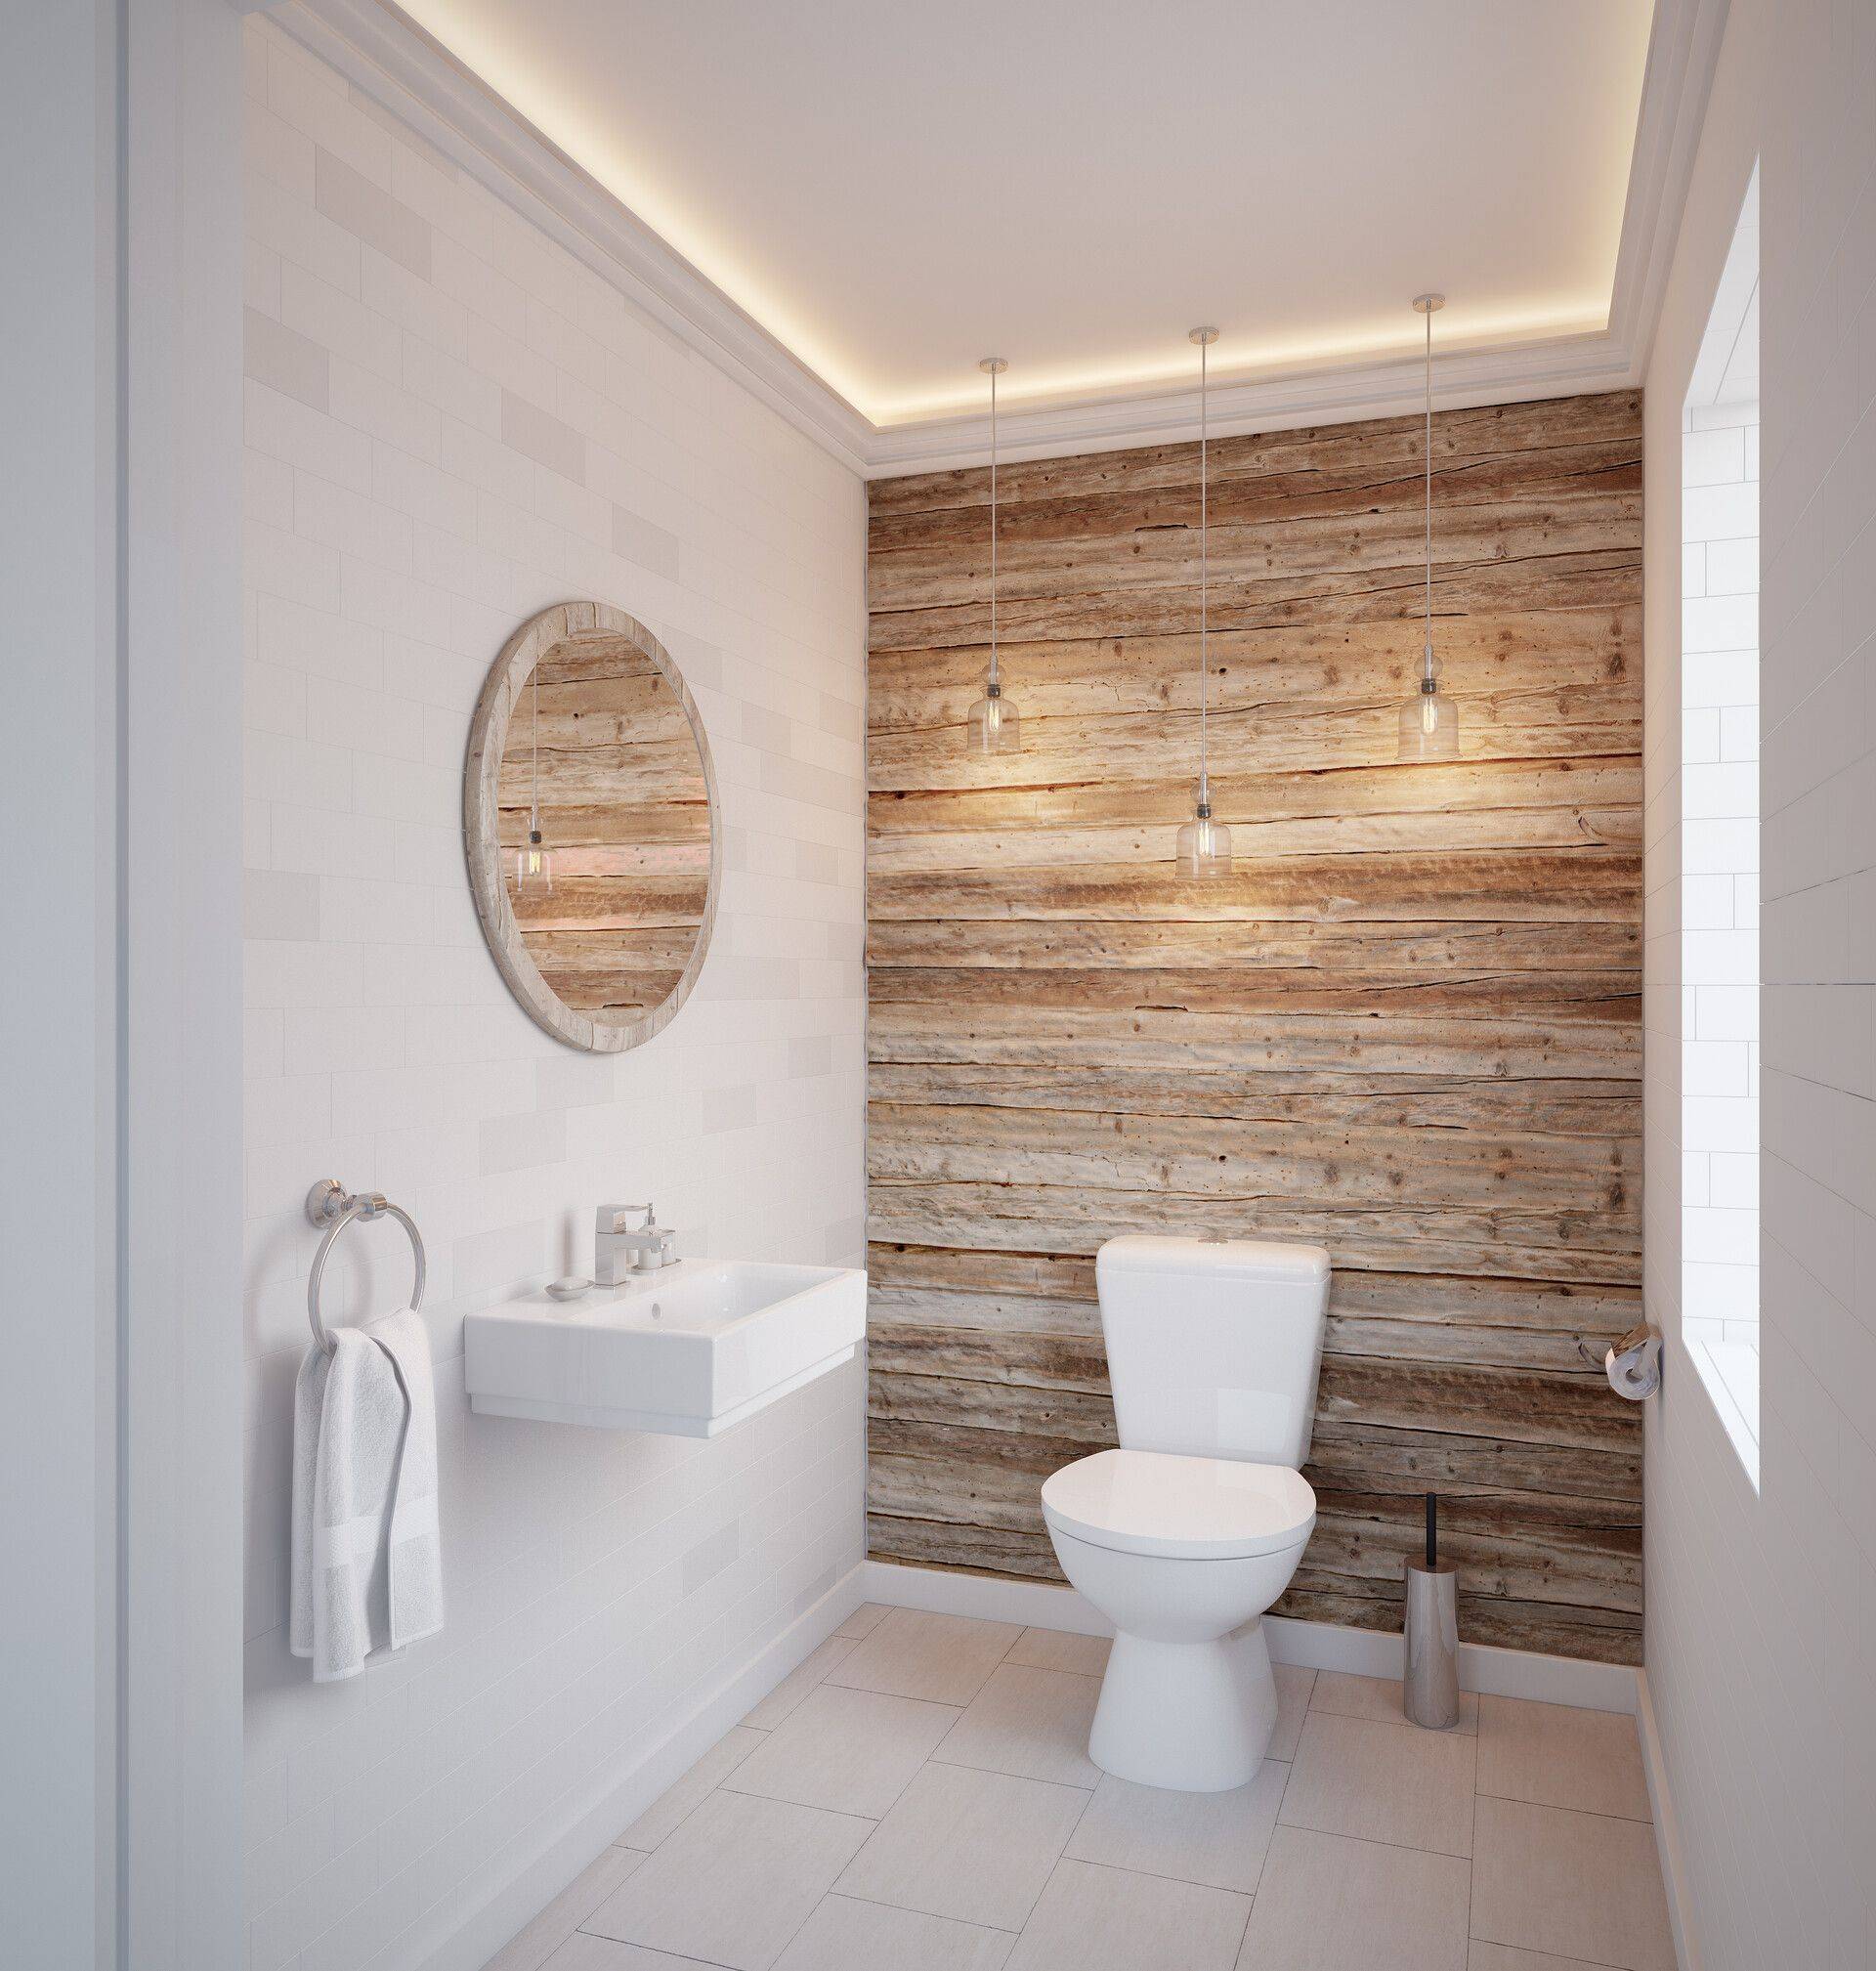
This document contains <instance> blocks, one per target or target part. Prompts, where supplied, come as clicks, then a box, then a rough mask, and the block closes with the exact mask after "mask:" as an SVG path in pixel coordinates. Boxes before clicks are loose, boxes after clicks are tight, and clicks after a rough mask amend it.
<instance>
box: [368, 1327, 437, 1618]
mask: <svg viewBox="0 0 1876 1971" xmlns="http://www.w3.org/2000/svg"><path fill="white" fill-rule="evenodd" d="M364 1332H365V1333H366V1334H367V1335H369V1336H370V1338H371V1339H372V1341H373V1342H375V1343H376V1344H377V1346H378V1347H379V1348H380V1349H382V1350H384V1352H385V1354H386V1355H387V1356H388V1357H389V1358H390V1361H391V1365H392V1367H393V1368H394V1369H395V1370H396V1371H397V1377H398V1382H399V1385H400V1386H401V1388H402V1389H403V1392H404V1398H405V1419H406V1421H405V1427H404V1444H403V1448H402V1450H401V1451H400V1452H399V1456H398V1476H397V1495H396V1501H395V1503H394V1505H393V1507H392V1510H391V1541H390V1552H389V1555H388V1557H387V1568H388V1577H389V1578H388V1601H389V1605H390V1606H389V1626H390V1635H391V1647H392V1649H394V1650H402V1649H403V1648H404V1647H405V1644H406V1643H418V1642H421V1641H422V1640H423V1638H424V1637H426V1636H434V1635H435V1634H436V1633H437V1631H438V1630H439V1629H441V1628H442V1627H443V1536H442V1531H441V1528H440V1527H439V1525H438V1522H437V1401H436V1385H435V1382H434V1380H433V1378H432V1376H431V1372H430V1336H429V1331H428V1330H427V1329H426V1328H425V1327H424V1325H423V1317H422V1316H421V1315H420V1314H417V1313H413V1312H412V1311H411V1310H410V1309H409V1308H407V1307H406V1308H405V1310H404V1312H403V1313H399V1314H391V1315H388V1316H387V1317H386V1318H385V1319H383V1320H381V1321H373V1322H372V1324H371V1325H370V1326H369V1327H368V1328H366V1329H365V1331H364Z"/></svg>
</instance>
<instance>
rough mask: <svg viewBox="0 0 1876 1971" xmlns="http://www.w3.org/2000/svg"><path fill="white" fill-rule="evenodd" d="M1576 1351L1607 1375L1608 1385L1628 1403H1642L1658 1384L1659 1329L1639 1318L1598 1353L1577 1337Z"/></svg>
mask: <svg viewBox="0 0 1876 1971" xmlns="http://www.w3.org/2000/svg"><path fill="white" fill-rule="evenodd" d="M1576 1351H1577V1353H1578V1354H1579V1355H1581V1356H1582V1357H1583V1359H1584V1360H1585V1361H1586V1362H1588V1363H1589V1364H1590V1365H1591V1366H1592V1367H1593V1368H1598V1369H1600V1370H1601V1371H1602V1373H1603V1374H1604V1375H1605V1376H1606V1377H1607V1378H1608V1379H1609V1388H1610V1389H1612V1390H1613V1391H1614V1392H1615V1393H1616V1394H1617V1395H1618V1396H1621V1397H1623V1398H1624V1399H1625V1400H1626V1401H1628V1402H1631V1403H1644V1402H1646V1401H1647V1399H1648V1398H1649V1397H1650V1396H1651V1395H1653V1394H1654V1393H1655V1392H1656V1391H1657V1390H1659V1389H1660V1387H1661V1330H1660V1329H1659V1328H1657V1327H1655V1326H1654V1325H1653V1323H1652V1322H1649V1321H1642V1322H1641V1323H1640V1324H1639V1325H1638V1326H1636V1327H1633V1328H1631V1329H1630V1330H1629V1331H1628V1333H1627V1334H1626V1335H1623V1336H1622V1337H1621V1338H1620V1339H1619V1340H1617V1341H1614V1342H1611V1343H1610V1344H1609V1346H1608V1349H1607V1350H1606V1351H1605V1352H1604V1353H1602V1354H1601V1355H1598V1354H1596V1353H1595V1352H1594V1351H1593V1350H1591V1349H1590V1347H1589V1345H1588V1344H1587V1343H1586V1342H1585V1341H1584V1340H1583V1338H1582V1336H1580V1335H1579V1336H1578V1337H1577V1341H1576Z"/></svg>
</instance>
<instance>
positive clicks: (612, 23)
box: [404, 0, 1654, 429]
mask: <svg viewBox="0 0 1876 1971" xmlns="http://www.w3.org/2000/svg"><path fill="white" fill-rule="evenodd" d="M404 4H405V11H406V12H407V13H408V14H409V15H410V16H411V17H412V18H414V19H415V20H416V21H417V22H418V23H419V24H420V25H421V26H422V27H424V28H425V29H427V30H428V32H429V33H431V34H432V35H434V36H435V37H436V38H437V39H438V40H439V41H440V42H441V43H442V44H443V45H444V46H445V47H446V48H447V49H448V51H449V52H450V54H452V55H453V56H454V57H455V58H456V59H457V60H458V61H459V62H461V63H462V64H464V65H465V66H466V67H467V68H469V69H470V70H472V71H473V72H474V73H475V74H476V75H477V76H478V77H480V78H481V80H482V81H483V82H484V83H485V84H487V85H488V86H489V87H490V89H492V90H493V91H494V92H495V93H496V94H497V95H499V96H500V97H502V98H504V99H506V101H507V102H508V103H509V104H510V105H512V106H513V107H514V108H516V109H517V110H519V111H520V112H521V114H522V115H523V116H525V117H526V118H528V119H529V120H530V121H531V122H533V124H534V125H535V126H536V127H537V128H538V129H539V130H540V131H541V133H542V134H543V135H545V136H546V137H548V138H549V139H550V140H552V142H553V143H554V144H555V145H557V146H558V147H559V148H560V149H561V150H564V151H565V152H566V153H567V154H568V156H570V157H571V158H572V159H573V160H574V161H575V162H576V163H577V164H578V165H580V166H581V167H583V169H584V170H585V171H586V172H587V173H589V174H590V175H591V176H592V177H593V178H594V179H596V180H597V181H598V182H599V184H600V185H601V186H603V187H604V188H605V189H606V190H607V191H609V192H611V193H614V194H615V195H616V196H617V197H618V199H619V200H620V201H621V202H622V203H623V204H624V205H625V206H627V207H628V208H630V210H631V211H632V212H633V213H635V214H636V215H637V216H638V217H639V218H640V219H641V220H643V221H644V222H646V224H648V225H649V226H650V227H651V228H652V229H653V230H654V231H655V232H656V233H657V234H658V235H660V236H661V237H662V239H663V240H664V241H665V242H666V243H667V244H668V245H669V246H671V247H672V248H674V249H675V250H676V251H677V252H678V253H679V254H681V255H682V256H683V257H684V258H685V259H686V260H688V261H689V262H690V263H691V265H692V266H694V267H695V268H696V269H697V270H699V271H700V272H701V273H702V274H703V275H704V276H705V277H706V278H707V279H709V280H710V281H712V282H714V283H715V285H716V286H717V287H719V288H720V289H722V290H723V292H724V293H725V294H727V295H728V296H729V297H730V299H731V300H732V301H734V302H735V303H737V304H738V305H739V306H740V307H741V308H742V309H743V310H744V311H746V313H747V314H748V315H749V316H750V317H752V318H753V319H754V321H756V322H757V323H759V324H760V325H761V327H763V328H765V329H766V330H767V331H769V333H770V334H772V335H773V336H774V337H775V338H776V339H777V340H778V341H779V342H780V343H781V344H782V345H783V346H784V347H785V348H786V349H787V350H789V352H790V353H791V354H792V355H793V356H794V357H795V358H796V359H798V361H799V362H800V363H801V364H804V365H806V367H807V368H808V369H809V370H810V371H812V372H813V373H814V374H815V375H816V376H817V377H819V378H820V379H821V381H822V382H823V383H825V384H826V385H827V386H829V387H830V388H831V390H833V391H834V392H836V393H837V394H838V395H839V396H840V397H841V398H843V399H844V400H845V401H846V402H847V403H848V404H850V405H851V406H853V407H854V408H855V409H857V410H858V411H859V412H860V413H862V415H863V416H864V417H865V418H866V419H867V420H868V421H869V422H870V423H872V424H873V425H874V426H876V427H882V428H886V429H891V428H894V427H902V426H906V425H910V424H917V423H919V422H921V421H924V420H929V419H936V418H945V417H951V416H955V415H957V414H959V413H960V412H966V411H974V410H977V409H980V408H981V406H982V403H983V396H984V391H985V389H986V385H985V380H984V379H983V378H982V377H981V376H980V375H979V374H978V373H977V368H976V364H977V360H978V358H979V357H981V356H985V355H990V354H997V355H1002V356H1005V357H1007V358H1008V360H1009V364H1010V369H1009V373H1008V375H1007V376H1006V377H1005V378H1004V379H1003V385H1002V387H1003V402H1004V404H1005V405H1006V406H1008V407H1011V408H1012V409H1016V410H1022V409H1025V408H1028V407H1036V406H1045V405H1061V404H1067V403H1088V402H1097V401H1100V400H1102V399H1105V398H1108V397H1115V396H1137V395H1138V394H1139V393H1141V392H1142V391H1154V390H1166V389H1168V388H1170V387H1172V386H1174V385H1183V384H1185V383H1187V382H1188V381H1189V380H1190V377H1191V374H1192V371H1193V368H1194V364H1195V352H1194V351H1193V350H1192V348H1191V347H1190V345H1189V344H1188V343H1187V341H1186V336H1185V331H1186V330H1187V329H1188V328H1189V327H1190V326H1192V325H1193V324H1194V323H1196V322H1200V321H1213V322H1216V323H1217V324H1218V326H1219V327H1220V329H1221V330H1222V335H1221V338H1220V340H1219V342H1218V343H1217V345H1216V347H1215V350H1214V351H1213V364H1214V368H1213V375H1214V378H1215V380H1225V381H1230V380H1233V379H1236V378H1259V377H1266V376H1270V375H1272V374H1276V373H1282V372H1288V371H1294V370H1297V369H1306V368H1308V367H1311V366H1316V365H1325V364H1327V365H1340V364H1359V363H1364V362H1373V361H1375V360H1377V359H1383V360H1385V359H1388V358H1397V357H1400V356H1402V355H1404V354H1407V353H1409V352H1411V351H1413V350H1416V349H1417V348H1418V347H1419V338H1420V334H1421V321H1420V318H1419V317H1417V316H1416V315H1414V314H1413V312H1412V310H1411V309H1410V308H1409V306H1408V302H1409V299H1410V297H1411V296H1412V295H1413V294H1414V293H1416V292H1417V291H1418V290H1420V289H1422V288H1425V287H1428V286H1436V287H1439V288H1443V289H1444V290H1445V291H1446V293H1447V294H1448V296H1449V297H1450V300H1449V306H1448V308H1447V310H1446V312H1445V314H1443V315H1442V316H1440V317H1439V318H1438V321H1437V326H1436V335H1437V336H1438V338H1439V343H1440V346H1441V347H1443V348H1446V349H1449V350H1450V349H1460V348H1467V349H1502V348H1506V347H1508V346H1514V345H1518V346H1521V345H1523V344H1527V343H1534V342H1545V341H1548V340H1549V339H1550V338H1554V337H1558V336H1569V335H1581V334H1584V333H1586V332H1592V331H1599V330H1601V329H1602V328H1604V326H1605V325H1606V324H1607V322H1608V318H1609V309H1610V296H1611V288H1612V283H1613V281H1614V277H1615V268H1616V255H1617V247H1618V243H1619V241H1620V239H1621V236H1622V225H1623V207H1624V198H1625V194H1626V192H1627V189H1628V181H1629V171H1630V164H1631V159H1632V157H1633V156H1634V155H1635V153H1636V128H1637V113H1638V106H1639V105H1640V102H1641V97H1642V73H1643V67H1644V64H1645V62H1646V57H1647V47H1648V34H1649V25H1650V18H1651V16H1652V14H1653V11H1654V9H1653V7H1652V5H1651V4H1650V0H1560V4H1559V0H1287V4H1277V0H1238V4H1235V5H1231V4H1198V0H1170V4H1169V0H1161V4H1159V5H1144V4H1136V0H1002V4H1001V5H996V6H993V5H989V4H986V0H941V4H929V0H928V4H909V0H898V4H882V0H810V4H806V5H783V4H776V0H692V4H689V5H679V4H672V0H404Z"/></svg>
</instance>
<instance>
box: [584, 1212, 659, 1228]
mask: <svg viewBox="0 0 1876 1971" xmlns="http://www.w3.org/2000/svg"><path fill="white" fill-rule="evenodd" d="M632 1212H643V1213H644V1214H645V1223H644V1226H643V1227H642V1228H641V1229H643V1230H646V1231H649V1230H650V1229H651V1228H652V1226H653V1225H655V1224H656V1223H657V1222H658V1214H657V1208H656V1207H655V1206H652V1205H601V1206H600V1208H599V1210H598V1212H597V1213H596V1214H595V1215H594V1220H593V1229H594V1230H595V1231H599V1232H611V1233H614V1234H617V1233H619V1232H629V1231H631V1230H632V1229H633V1227H632V1226H631V1225H629V1224H627V1223H626V1218H627V1215H628V1214H630V1213H632Z"/></svg>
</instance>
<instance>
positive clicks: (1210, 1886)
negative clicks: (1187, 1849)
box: [1050, 1834, 1263, 1941]
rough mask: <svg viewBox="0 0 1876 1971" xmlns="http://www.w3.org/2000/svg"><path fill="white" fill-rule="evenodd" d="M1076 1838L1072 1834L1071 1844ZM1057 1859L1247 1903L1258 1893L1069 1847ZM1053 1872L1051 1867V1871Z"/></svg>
mask: <svg viewBox="0 0 1876 1971" xmlns="http://www.w3.org/2000/svg"><path fill="white" fill-rule="evenodd" d="M1074 1839H1075V1837H1074V1836H1073V1835H1072V1834H1071V1835H1070V1836H1069V1842H1070V1845H1071V1846H1072V1845H1073V1843H1074ZM1056 1861H1057V1863H1058V1864H1059V1863H1062V1862H1073V1863H1074V1864H1076V1866H1077V1867H1080V1868H1106V1869H1108V1870H1109V1871H1110V1872H1112V1873H1113V1874H1116V1875H1138V1876H1140V1877H1142V1878H1143V1879H1144V1880H1146V1881H1148V1882H1172V1883H1175V1884H1176V1885H1177V1886H1178V1887H1179V1888H1181V1889H1207V1890H1210V1891H1211V1893H1212V1894H1213V1895H1215V1896H1242V1897H1243V1898H1244V1900H1245V1901H1246V1902H1247V1903H1249V1902H1250V1901H1251V1900H1252V1899H1253V1898H1254V1897H1255V1896H1256V1895H1257V1893H1258V1892H1257V1891H1256V1890H1255V1889H1227V1888H1226V1887H1225V1886H1224V1884H1223V1883H1222V1882H1195V1881H1194V1880H1193V1879H1192V1877H1191V1876H1190V1875H1169V1874H1167V1873H1166V1872H1165V1871H1164V1870H1163V1869H1160V1868H1136V1867H1134V1866H1133V1865H1132V1864H1130V1863H1128V1862H1100V1861H1096V1860H1095V1859H1094V1857H1093V1856H1091V1855H1071V1854H1070V1853H1069V1852H1068V1849H1067V1848H1064V1849H1063V1850H1062V1852H1061V1854H1060V1855H1059V1856H1057V1857H1056ZM1053 1872H1054V1871H1053V1870H1052V1869H1051V1870H1050V1873H1051V1874H1052V1873H1053ZM1262 1872H1263V1871H1262V1869H1261V1868H1259V1869H1258V1874H1259V1875H1261V1874H1262ZM1247 1913H1248V1912H1247ZM1240 1941H1242V1940H1240Z"/></svg>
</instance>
